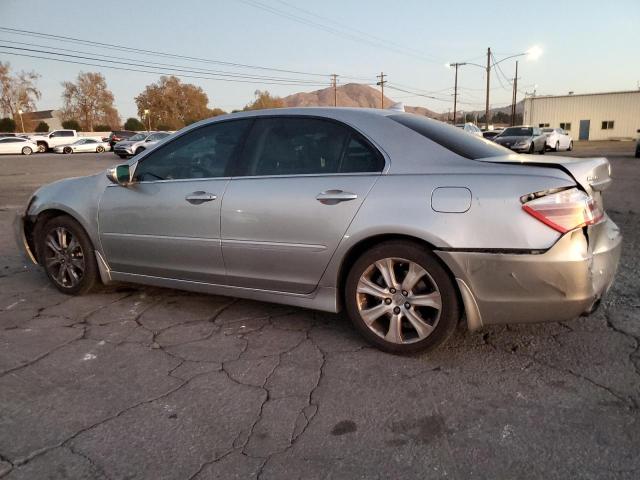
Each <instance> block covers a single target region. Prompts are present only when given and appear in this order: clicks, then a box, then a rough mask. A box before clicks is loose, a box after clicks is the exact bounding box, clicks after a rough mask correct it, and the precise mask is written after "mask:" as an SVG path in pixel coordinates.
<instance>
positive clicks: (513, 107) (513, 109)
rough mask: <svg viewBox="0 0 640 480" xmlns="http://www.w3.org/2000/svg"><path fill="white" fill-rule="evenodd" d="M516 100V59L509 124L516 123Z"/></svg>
mask: <svg viewBox="0 0 640 480" xmlns="http://www.w3.org/2000/svg"><path fill="white" fill-rule="evenodd" d="M517 101H518V61H517V60H516V76H515V77H513V95H512V97H511V126H512V127H513V126H514V125H515V124H516V103H517Z"/></svg>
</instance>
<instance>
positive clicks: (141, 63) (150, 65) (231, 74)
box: [0, 39, 318, 84]
mask: <svg viewBox="0 0 640 480" xmlns="http://www.w3.org/2000/svg"><path fill="white" fill-rule="evenodd" d="M0 42H5V43H13V44H19V45H29V46H34V47H41V48H46V46H45V45H39V44H34V43H27V42H13V41H11V40H4V39H0ZM2 47H3V48H10V49H12V50H21V51H28V52H35V53H46V54H49V55H56V56H64V57H71V58H79V59H83V60H93V61H100V62H106V63H118V64H122V65H132V66H138V67H145V68H164V67H170V69H171V70H176V71H180V72H187V73H197V74H207V75H214V76H225V77H230V78H246V79H252V80H267V81H277V82H279V81H283V82H296V83H301V84H306V83H309V84H317V83H318V81H317V80H307V79H297V78H291V77H269V76H264V75H249V74H243V73H238V72H231V71H225V70H210V69H200V68H198V69H196V70H193V69H190V68H189V67H186V66H184V65H175V64H171V63H160V62H149V61H146V60H137V59H135V58H127V57H113V56H112V57H110V58H109V59H105V58H102V57H99V58H95V57H86V56H84V55H97V54H95V53H91V52H83V51H78V50H71V49H68V48H58V47H56V50H60V51H65V52H72V53H74V54H82V55H72V54H65V53H60V52H59V51H55V52H52V51H45V50H38V49H31V48H20V47H12V46H8V45H7V46H4V45H2ZM114 58H115V59H117V60H112V59H114ZM129 62H135V63H129ZM156 65H159V66H156Z"/></svg>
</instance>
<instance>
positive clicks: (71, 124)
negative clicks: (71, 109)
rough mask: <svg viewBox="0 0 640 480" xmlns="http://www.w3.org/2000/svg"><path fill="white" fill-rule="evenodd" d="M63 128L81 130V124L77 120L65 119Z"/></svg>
mask: <svg viewBox="0 0 640 480" xmlns="http://www.w3.org/2000/svg"><path fill="white" fill-rule="evenodd" d="M62 128H67V129H69V130H81V127H80V124H79V123H78V121H77V120H65V121H64V122H62Z"/></svg>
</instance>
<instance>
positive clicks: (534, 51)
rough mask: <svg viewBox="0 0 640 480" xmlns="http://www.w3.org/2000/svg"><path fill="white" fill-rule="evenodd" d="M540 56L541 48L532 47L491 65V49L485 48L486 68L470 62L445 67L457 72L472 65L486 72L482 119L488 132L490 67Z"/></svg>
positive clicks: (448, 64)
mask: <svg viewBox="0 0 640 480" xmlns="http://www.w3.org/2000/svg"><path fill="white" fill-rule="evenodd" d="M541 55H542V48H540V47H539V46H537V45H534V46H533V47H531V48H529V49H528V50H527V51H526V52H522V53H516V54H515V55H509V56H508V57H505V58H502V59H500V60H498V61H497V62H494V63H493V64H492V63H491V47H489V48H487V66H486V67H485V66H483V65H479V64H477V63H472V62H461V63H457V64H456V63H447V64H446V66H447V67H450V66H456V70H457V66H460V65H473V66H474V67H479V68H482V69H483V70H484V71H485V72H486V74H487V94H486V103H485V112H484V119H485V127H486V128H487V130H488V129H489V87H490V85H491V80H490V79H491V67H492V66H493V67H495V66H496V65H498V64H499V63H502V62H504V61H505V60H509V59H511V58H516V57H525V56H526V57H527V59H528V60H537V59H538V58H540V56H541ZM456 76H457V75H456ZM516 76H517V75H516ZM456 90H457V89H456ZM456 93H457V92H456ZM454 103H455V97H454ZM454 110H455V109H454ZM454 118H455V117H454Z"/></svg>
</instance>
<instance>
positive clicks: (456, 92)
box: [449, 62, 466, 125]
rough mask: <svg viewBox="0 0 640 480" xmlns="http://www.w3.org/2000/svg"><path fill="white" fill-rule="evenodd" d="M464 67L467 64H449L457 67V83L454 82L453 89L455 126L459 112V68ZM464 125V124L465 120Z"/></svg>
mask: <svg viewBox="0 0 640 480" xmlns="http://www.w3.org/2000/svg"><path fill="white" fill-rule="evenodd" d="M462 65H466V63H464V62H458V63H450V64H449V66H450V67H455V69H456V76H455V82H454V88H453V124H454V125H455V124H456V113H457V111H458V67H461V66H462ZM462 123H464V119H463V122H462Z"/></svg>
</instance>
